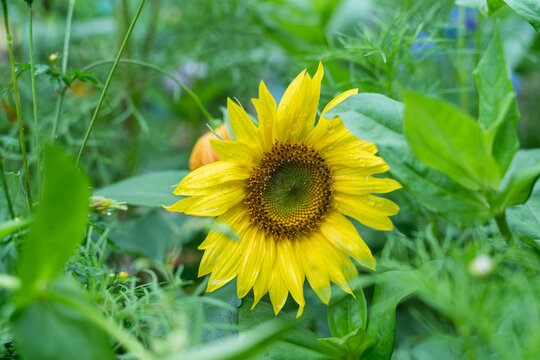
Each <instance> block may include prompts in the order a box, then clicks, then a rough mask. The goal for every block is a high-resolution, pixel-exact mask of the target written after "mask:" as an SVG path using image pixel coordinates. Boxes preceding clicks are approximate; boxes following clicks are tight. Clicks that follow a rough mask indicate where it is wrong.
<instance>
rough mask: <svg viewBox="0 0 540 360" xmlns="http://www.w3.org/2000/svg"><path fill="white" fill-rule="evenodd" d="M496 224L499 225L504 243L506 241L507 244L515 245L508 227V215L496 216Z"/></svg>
mask: <svg viewBox="0 0 540 360" xmlns="http://www.w3.org/2000/svg"><path fill="white" fill-rule="evenodd" d="M495 222H496V223H497V227H498V228H499V231H500V232H501V235H502V236H503V238H504V241H506V244H508V245H513V244H514V243H515V241H514V237H513V236H512V232H511V231H510V227H509V226H508V222H507V221H506V214H505V213H504V212H503V213H502V214H499V215H495Z"/></svg>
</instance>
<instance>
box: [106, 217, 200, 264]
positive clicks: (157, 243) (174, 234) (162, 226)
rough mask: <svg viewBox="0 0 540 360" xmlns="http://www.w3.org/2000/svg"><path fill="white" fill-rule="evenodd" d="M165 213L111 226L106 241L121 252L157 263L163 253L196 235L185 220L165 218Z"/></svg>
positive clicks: (132, 219)
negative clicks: (110, 242)
mask: <svg viewBox="0 0 540 360" xmlns="http://www.w3.org/2000/svg"><path fill="white" fill-rule="evenodd" d="M168 215H170V214H167V213H166V211H161V210H157V211H153V212H152V213H150V214H146V215H145V216H138V217H131V218H128V219H123V220H119V221H118V222H114V223H113V225H112V227H111V232H110V234H109V238H110V240H111V241H112V242H113V243H114V245H116V246H118V248H120V249H121V250H122V251H125V252H128V253H132V254H136V255H139V256H144V257H147V258H150V259H153V260H155V261H157V262H161V261H163V259H164V258H165V255H166V254H167V251H169V250H170V249H171V248H173V247H175V246H178V245H180V244H182V242H183V241H184V242H185V241H186V240H188V239H192V238H193V236H194V235H195V234H196V232H197V231H198V230H197V228H195V226H192V227H191V228H188V227H187V225H190V224H192V225H195V224H194V223H193V222H186V221H185V220H186V216H185V215H182V214H177V215H176V216H173V217H171V216H168Z"/></svg>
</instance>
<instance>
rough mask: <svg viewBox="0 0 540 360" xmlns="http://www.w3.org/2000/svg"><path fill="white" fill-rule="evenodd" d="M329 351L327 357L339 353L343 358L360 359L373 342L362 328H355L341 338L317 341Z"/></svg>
mask: <svg viewBox="0 0 540 360" xmlns="http://www.w3.org/2000/svg"><path fill="white" fill-rule="evenodd" d="M318 340H319V342H320V343H321V344H322V345H324V346H325V347H326V348H327V349H328V350H329V352H328V353H329V355H334V357H335V354H336V353H339V354H341V355H342V356H343V358H346V359H349V358H360V357H361V356H362V354H363V353H364V352H365V351H366V349H368V348H369V347H370V345H371V343H372V342H373V338H372V337H371V335H369V334H368V332H367V331H366V330H364V329H362V328H357V329H356V330H354V331H352V332H351V333H349V334H347V335H345V336H342V337H331V338H323V339H318Z"/></svg>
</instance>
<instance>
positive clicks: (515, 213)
mask: <svg viewBox="0 0 540 360" xmlns="http://www.w3.org/2000/svg"><path fill="white" fill-rule="evenodd" d="M539 159H540V149H534V150H520V151H518V152H517V154H516V156H515V157H514V160H513V161H512V164H511V165H510V168H509V169H508V179H503V185H504V184H506V182H507V181H509V179H510V178H511V174H513V173H514V172H516V171H517V169H527V168H529V167H531V164H534V163H536V162H537V161H538V160H539ZM514 169H516V170H514ZM506 186H507V185H506ZM506 214H507V218H508V225H509V226H510V228H511V229H512V231H514V232H516V233H518V234H520V235H524V236H527V237H529V238H531V239H534V240H540V182H538V181H537V182H536V185H533V188H532V191H531V194H530V196H529V199H528V200H527V201H526V202H525V203H524V204H523V205H517V206H512V207H510V208H508V209H507V211H506Z"/></svg>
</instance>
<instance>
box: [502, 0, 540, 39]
mask: <svg viewBox="0 0 540 360" xmlns="http://www.w3.org/2000/svg"><path fill="white" fill-rule="evenodd" d="M504 2H505V3H506V4H507V5H508V6H510V7H511V8H512V10H514V11H515V12H516V13H517V14H518V15H519V16H521V17H523V18H524V19H525V20H527V21H528V22H529V23H530V24H531V25H532V26H533V27H534V28H535V29H536V31H540V4H539V3H538V2H537V1H535V0H504Z"/></svg>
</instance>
